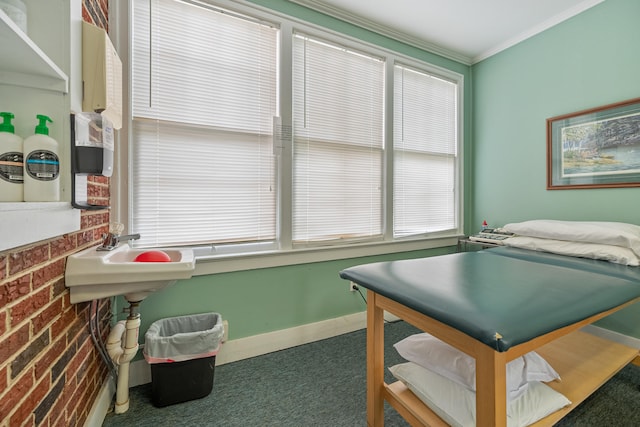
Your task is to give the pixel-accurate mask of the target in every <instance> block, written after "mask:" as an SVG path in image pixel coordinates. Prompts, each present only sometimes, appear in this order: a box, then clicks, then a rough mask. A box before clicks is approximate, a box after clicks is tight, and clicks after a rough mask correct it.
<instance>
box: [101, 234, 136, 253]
mask: <svg viewBox="0 0 640 427" xmlns="http://www.w3.org/2000/svg"><path fill="white" fill-rule="evenodd" d="M139 238H140V234H138V233H135V234H125V235H124V236H120V235H119V234H115V233H111V232H109V233H106V234H103V235H102V245H100V246H98V248H97V249H96V250H97V251H112V250H114V249H115V248H116V246H118V243H120V242H127V241H129V240H137V239H139Z"/></svg>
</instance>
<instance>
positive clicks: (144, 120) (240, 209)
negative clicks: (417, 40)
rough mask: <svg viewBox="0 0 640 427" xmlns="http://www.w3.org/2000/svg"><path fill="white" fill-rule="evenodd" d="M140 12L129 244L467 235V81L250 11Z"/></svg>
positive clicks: (339, 243) (148, 4)
mask: <svg viewBox="0 0 640 427" xmlns="http://www.w3.org/2000/svg"><path fill="white" fill-rule="evenodd" d="M213 3H216V4H221V5H223V6H224V7H218V6H214V5H213ZM133 5H134V9H133V22H132V26H131V27H132V36H131V37H130V43H131V52H132V55H131V56H132V66H131V69H132V89H131V104H132V111H131V113H132V114H131V115H132V124H131V131H130V132H129V133H130V140H129V164H130V167H129V176H128V182H129V188H128V197H127V200H128V201H129V202H128V203H129V206H128V211H127V216H128V229H129V230H130V231H135V232H138V233H140V234H141V236H142V238H141V239H140V241H138V242H136V244H138V245H139V246H146V247H154V246H155V247H162V246H175V245H189V246H194V247H196V246H207V247H215V252H216V253H222V252H224V253H226V254H229V253H230V254H234V253H241V252H247V251H260V250H263V249H269V250H270V251H276V252H278V251H279V252H282V253H292V252H296V251H297V250H298V249H309V248H316V247H318V248H320V247H329V248H332V249H335V248H340V247H350V246H353V245H356V246H357V245H360V246H361V245H362V244H369V245H381V244H382V245H386V244H391V243H393V244H397V243H398V242H403V241H411V240H419V239H425V238H430V237H433V236H447V235H449V236H451V235H455V234H456V233H458V232H459V230H460V224H459V218H460V212H459V210H460V202H459V201H460V200H461V191H460V153H459V150H460V141H459V130H458V129H459V127H460V120H459V116H460V108H461V106H460V101H459V100H460V92H461V81H462V80H461V76H459V75H457V74H455V73H452V72H448V71H446V70H441V69H436V68H434V67H431V66H429V65H428V64H424V63H421V62H418V61H415V60H412V59H411V58H405V57H403V56H401V55H398V54H396V53H394V52H389V51H386V50H382V49H379V48H375V47H372V46H370V45H366V44H363V43H360V42H357V41H354V40H352V39H348V38H346V37H342V36H340V35H337V34H334V33H328V32H327V33H324V32H322V31H319V30H317V29H311V28H308V27H306V26H305V25H304V24H301V23H298V22H293V21H289V20H287V19H285V18H282V17H278V16H272V15H270V14H268V13H266V12H264V10H255V9H253V8H252V7H251V6H249V5H244V6H240V5H237V4H235V3H233V2H225V1H224V0H220V2H218V0H216V1H215V2H206V1H195V0H194V1H191V0H181V1H177V0H149V1H144V2H138V1H135V2H133ZM283 64H288V65H286V66H285V65H283ZM274 123H275V124H276V125H277V126H275V125H274ZM276 127H278V128H279V129H278V130H277V132H274V128H276ZM120 199H122V197H121V198H120Z"/></svg>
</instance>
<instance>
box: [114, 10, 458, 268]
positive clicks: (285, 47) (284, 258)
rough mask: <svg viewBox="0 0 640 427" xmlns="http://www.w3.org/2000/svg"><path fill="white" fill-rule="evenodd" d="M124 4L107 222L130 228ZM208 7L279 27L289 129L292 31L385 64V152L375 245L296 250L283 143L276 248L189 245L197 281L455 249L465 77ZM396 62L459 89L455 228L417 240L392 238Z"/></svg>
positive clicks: (327, 33)
mask: <svg viewBox="0 0 640 427" xmlns="http://www.w3.org/2000/svg"><path fill="white" fill-rule="evenodd" d="M133 1H135V0H127V1H123V2H116V5H115V7H113V8H112V13H113V14H115V15H116V16H117V19H115V20H114V21H115V22H116V23H117V25H115V26H112V33H113V34H114V44H116V46H117V47H118V52H119V53H120V56H121V57H122V58H123V66H124V70H125V72H124V73H123V86H124V87H125V88H126V90H125V94H124V100H125V102H124V105H123V116H124V117H125V120H123V128H122V130H121V131H120V132H119V135H118V149H117V150H116V162H117V163H116V168H115V170H114V174H113V177H112V178H111V204H112V206H113V208H112V211H111V221H112V222H114V221H115V222H120V223H123V224H125V230H128V232H135V230H129V228H128V217H129V206H130V205H131V203H132V201H131V200H130V195H129V172H128V168H129V166H130V161H129V146H130V143H129V138H130V135H131V100H130V85H131V83H130V78H131V68H130V67H129V64H130V60H131V53H130V52H131V51H130V48H129V41H128V38H129V34H128V31H130V30H129V28H130V17H131V13H130V12H131V9H132V2H133ZM211 3H212V4H214V5H217V6H219V7H221V8H225V9H232V10H235V11H237V12H238V13H243V14H247V15H250V16H251V15H252V16H257V17H259V18H262V19H265V20H267V21H273V22H277V23H278V24H279V27H280V40H279V42H280V49H279V58H278V60H279V62H280V64H279V69H280V75H279V79H280V82H279V91H280V92H279V99H280V100H279V109H280V118H281V120H282V124H283V125H284V126H287V125H289V126H290V125H291V124H292V61H293V53H292V48H293V46H292V44H293V38H294V36H295V33H296V32H302V33H305V34H309V35H311V36H314V37H317V38H319V39H324V40H327V41H329V42H333V43H336V44H340V45H346V46H351V47H353V49H355V50H359V51H366V52H369V53H370V54H372V55H375V56H379V57H382V58H384V63H385V65H384V66H385V87H384V93H385V106H384V108H385V117H384V124H385V130H384V152H383V156H384V159H383V171H382V174H383V182H384V189H383V198H384V201H383V209H384V212H383V222H384V226H383V236H382V238H381V239H378V240H376V241H373V240H372V241H364V242H351V243H348V244H342V245H335V244H329V245H326V246H325V245H321V244H320V245H312V246H310V247H304V246H302V247H301V246H295V247H294V245H293V243H292V235H291V234H292V227H291V226H287V224H291V212H292V191H293V189H292V170H293V165H292V161H293V159H292V152H291V148H292V139H289V140H285V141H283V146H282V148H281V154H280V155H279V156H278V158H277V160H276V183H277V186H278V191H279V194H278V197H277V240H276V242H274V243H273V244H271V243H263V244H247V245H233V247H231V246H226V247H225V246H218V247H215V246H212V245H200V246H194V247H193V249H194V253H195V255H196V259H197V267H196V272H195V275H206V274H214V273H221V272H230V271H238V270H247V269H255V268H266V267H275V266H284V265H295V264H303V263H310V262H322V261H330V260H338V259H347V258H355V257H362V256H372V255H382V254H390V253H400V252H409V251H417V250H425V249H433V248H440V247H446V246H453V245H455V244H456V243H457V239H458V237H460V236H461V235H462V230H463V218H464V216H463V212H464V209H463V208H464V207H463V202H464V199H465V197H464V170H463V165H464V132H463V130H464V76H463V75H462V74H460V73H457V72H455V71H452V70H449V69H446V68H443V67H439V66H436V65H433V64H429V63H427V62H424V61H422V60H419V59H415V58H412V57H410V56H407V55H406V54H402V53H398V52H394V51H392V50H389V49H386V48H384V47H381V46H378V45H375V44H372V43H369V42H367V41H363V40H360V39H357V38H354V37H351V36H349V35H345V34H342V33H339V32H336V31H333V30H331V29H327V28H324V27H321V26H319V25H316V24H313V23H309V22H306V21H302V20H300V19H297V18H295V17H291V16H289V15H285V14H282V13H279V12H276V11H273V10H271V9H267V8H264V7H261V6H255V5H248V4H246V3H243V4H239V3H237V2H231V1H228V0H213V1H211ZM396 63H398V64H402V65H406V66H410V67H414V68H416V69H419V70H421V71H423V72H426V73H429V74H433V75H435V76H438V77H440V78H443V79H445V80H449V81H453V82H455V83H456V84H457V88H458V90H457V97H458V99H457V100H456V102H457V104H458V117H457V128H458V129H457V135H458V138H457V145H458V150H457V152H458V154H457V160H456V182H455V184H454V185H455V188H456V190H457V195H456V212H455V215H456V217H457V228H455V229H451V230H445V231H442V232H437V233H429V234H427V235H420V236H406V237H401V238H394V237H393V180H392V177H393V151H394V147H393V90H394V81H393V80H394V74H393V70H394V67H395V65H396Z"/></svg>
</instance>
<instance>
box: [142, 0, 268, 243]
mask: <svg viewBox="0 0 640 427" xmlns="http://www.w3.org/2000/svg"><path fill="white" fill-rule="evenodd" d="M202 5H203V3H202V2H198V5H194V4H189V2H178V1H175V0H150V1H136V2H134V7H135V9H134V16H133V40H132V52H133V53H132V56H133V59H132V62H133V78H132V104H133V107H132V111H133V130H132V135H133V136H132V142H131V144H132V149H131V150H130V158H131V160H130V163H131V167H130V171H131V172H130V177H129V179H130V190H129V198H130V200H135V203H131V207H130V226H129V228H130V230H133V231H135V232H139V233H140V234H141V240H140V245H142V246H167V245H181V244H197V243H227V242H233V243H239V242H260V241H269V240H274V239H275V238H276V182H275V176H276V173H275V163H276V159H275V157H274V155H273V138H272V123H273V116H275V115H277V112H276V105H277V62H276V61H277V40H278V28H276V27H275V26H274V25H270V24H268V23H265V22H260V21H258V20H256V19H253V18H250V17H246V16H241V15H238V14H235V13H233V12H229V11H221V10H218V9H214V8H212V7H208V6H206V7H205V6H202Z"/></svg>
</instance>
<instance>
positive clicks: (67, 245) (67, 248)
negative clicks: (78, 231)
mask: <svg viewBox="0 0 640 427" xmlns="http://www.w3.org/2000/svg"><path fill="white" fill-rule="evenodd" d="M49 244H50V245H51V258H57V257H59V256H62V255H64V254H67V253H72V252H73V250H74V249H75V248H76V240H75V239H74V237H73V235H72V234H65V235H64V236H61V237H59V238H58V239H56V240H54V241H52V242H51V243H49Z"/></svg>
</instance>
